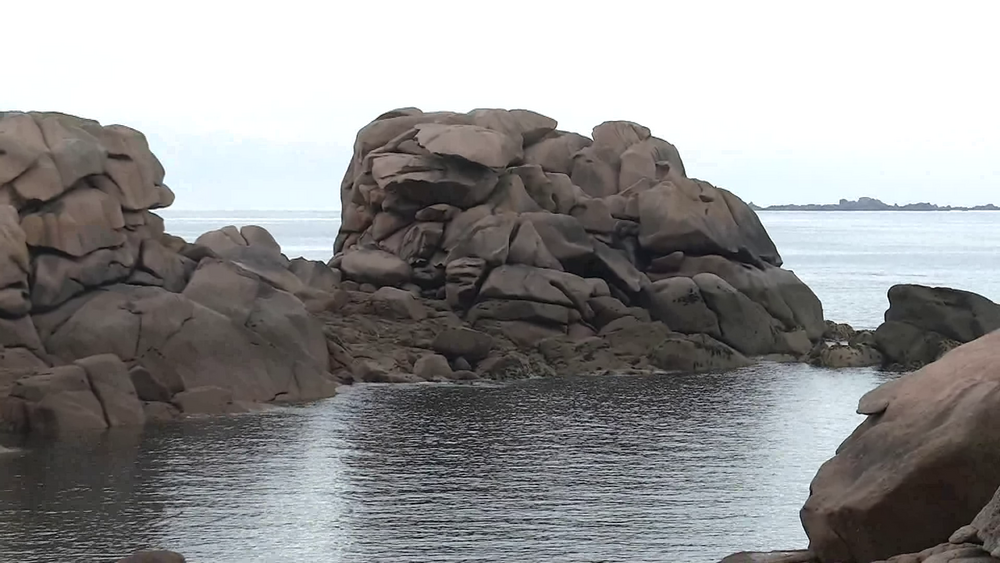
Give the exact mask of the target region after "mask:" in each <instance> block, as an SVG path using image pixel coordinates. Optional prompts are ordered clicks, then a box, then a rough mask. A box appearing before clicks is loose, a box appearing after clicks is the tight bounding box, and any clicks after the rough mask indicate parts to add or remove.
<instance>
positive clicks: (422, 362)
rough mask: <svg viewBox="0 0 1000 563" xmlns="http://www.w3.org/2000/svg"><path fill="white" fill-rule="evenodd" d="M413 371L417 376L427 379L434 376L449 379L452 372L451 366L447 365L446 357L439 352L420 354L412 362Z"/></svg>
mask: <svg viewBox="0 0 1000 563" xmlns="http://www.w3.org/2000/svg"><path fill="white" fill-rule="evenodd" d="M413 373H414V374H415V375H416V376H417V377H422V378H424V379H426V380H428V381H431V380H433V379H434V378H436V377H445V378H448V379H450V378H451V377H452V374H453V372H452V369H451V366H449V365H448V359H447V358H445V357H444V356H442V355H440V354H428V355H426V356H421V357H420V359H418V360H417V361H416V362H414V364H413Z"/></svg>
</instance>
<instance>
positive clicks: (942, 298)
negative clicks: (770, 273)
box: [810, 284, 1000, 371]
mask: <svg viewBox="0 0 1000 563" xmlns="http://www.w3.org/2000/svg"><path fill="white" fill-rule="evenodd" d="M888 296H889V309H888V310H886V312H885V322H884V323H882V324H881V325H880V326H879V327H878V329H877V330H874V331H870V330H858V331H856V330H854V329H853V328H852V327H851V326H850V325H847V324H836V323H832V322H829V321H827V330H826V333H825V334H824V342H823V343H822V344H820V345H818V346H817V347H815V348H814V349H813V350H812V352H811V353H810V360H811V361H812V362H813V363H815V364H817V365H821V366H824V367H833V368H840V367H862V366H881V367H885V368H888V369H892V370H897V371H913V370H916V369H919V368H921V367H923V366H925V365H927V364H930V363H932V362H935V361H937V360H938V359H940V358H941V357H942V356H944V355H945V354H946V353H947V352H948V351H950V350H953V349H954V348H957V347H958V346H960V345H962V344H965V343H968V342H972V341H973V340H975V339H977V338H980V337H982V336H983V335H986V334H989V333H990V332H992V331H994V330H998V329H1000V305H997V304H996V303H994V302H992V301H990V300H989V299H987V298H985V297H983V296H981V295H977V294H975V293H971V292H968V291H962V290H958V289H951V288H946V287H926V286H922V285H911V284H904V285H895V286H893V287H892V288H890V289H889V294H888Z"/></svg>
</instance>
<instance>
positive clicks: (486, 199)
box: [331, 108, 825, 369]
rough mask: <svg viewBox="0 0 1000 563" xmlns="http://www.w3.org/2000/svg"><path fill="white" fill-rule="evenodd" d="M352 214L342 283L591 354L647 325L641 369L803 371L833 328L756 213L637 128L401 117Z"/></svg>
mask: <svg viewBox="0 0 1000 563" xmlns="http://www.w3.org/2000/svg"><path fill="white" fill-rule="evenodd" d="M341 201H342V208H343V223H342V227H341V231H340V234H339V236H338V237H337V241H336V244H335V248H334V250H335V252H336V255H335V257H334V259H333V261H332V262H331V266H334V267H337V268H339V269H340V270H341V271H342V272H343V276H344V277H345V278H346V279H347V280H349V281H352V282H355V283H358V284H366V285H370V286H373V287H381V286H392V287H400V288H406V289H409V290H411V291H413V292H414V293H415V294H419V295H420V296H422V297H424V298H428V299H438V300H444V301H446V302H447V304H448V307H449V308H450V309H451V310H452V311H454V312H455V313H458V314H459V315H461V316H462V317H464V319H465V320H466V321H467V322H469V323H471V324H472V325H473V326H474V327H479V325H480V324H482V323H486V324H499V325H500V327H501V328H502V327H504V326H507V327H509V326H512V324H514V323H520V324H521V325H531V326H532V327H535V328H533V329H532V330H533V331H535V332H536V333H537V332H539V331H542V332H544V333H545V334H547V335H563V336H576V337H578V338H576V339H575V340H576V341H579V340H580V337H586V338H592V337H600V336H602V335H606V334H608V333H612V332H616V331H617V330H618V329H623V328H625V325H627V324H629V323H630V322H632V321H622V320H620V319H622V318H632V319H636V321H637V322H639V323H646V324H649V320H650V319H642V317H643V316H645V315H647V314H648V315H649V316H651V317H652V320H653V321H659V323H660V324H659V325H658V326H659V327H662V328H657V329H654V330H652V331H648V332H649V333H650V334H653V335H655V338H656V339H657V341H656V342H649V346H648V347H647V348H646V349H645V350H643V351H642V352H641V353H640V354H638V355H641V356H648V357H652V358H654V359H656V358H658V359H659V364H660V365H663V366H666V367H670V368H676V369H692V368H693V369H712V368H721V367H732V366H733V365H741V364H742V363H745V359H743V357H744V356H761V355H766V354H787V355H791V356H793V357H795V358H798V357H801V356H803V355H805V354H807V353H808V352H809V350H810V349H811V348H812V345H813V343H815V342H816V341H818V340H819V339H820V338H821V336H822V334H823V332H824V329H825V326H824V322H823V315H822V307H821V305H820V303H819V300H818V299H817V298H816V296H815V295H814V294H813V293H812V291H810V290H809V288H808V287H806V286H805V285H804V284H803V283H802V282H800V281H799V280H798V278H797V277H796V276H795V275H794V274H793V273H791V272H789V271H786V270H783V269H781V268H780V266H781V257H780V256H779V254H778V251H777V249H776V248H775V247H774V244H773V243H772V241H771V239H770V237H769V236H768V235H767V232H766V231H765V230H764V227H763V226H762V225H761V223H760V221H759V220H758V218H757V216H756V214H755V213H754V212H753V211H752V210H751V209H750V208H749V207H748V206H747V205H746V204H745V203H744V202H743V201H741V200H740V199H739V198H738V197H736V196H735V195H733V194H732V193H730V192H728V191H726V190H724V189H720V188H716V187H714V186H712V185H711V184H709V183H707V182H704V181H701V180H695V179H691V178H688V177H687V175H686V173H685V169H684V164H683V162H682V161H681V157H680V154H679V153H678V151H677V149H676V148H675V147H674V146H673V145H671V144H670V143H668V142H666V141H664V140H662V139H659V138H657V137H654V136H652V134H651V132H650V131H649V129H647V128H645V127H643V126H641V125H638V124H635V123H630V122H625V121H610V122H605V123H602V124H600V125H598V126H597V127H595V128H594V130H593V132H592V138H587V137H584V136H582V135H578V134H575V133H568V132H565V131H560V130H558V129H557V124H556V122H555V121H554V120H553V119H550V118H548V117H545V116H543V115H539V114H537V113H534V112H530V111H524V110H512V111H506V110H499V109H480V110H475V111H472V112H469V113H466V114H458V113H451V112H435V113H424V112H422V111H420V110H418V109H414V108H405V109H398V110H393V111H390V112H388V113H385V114H383V115H381V116H379V117H378V118H377V119H376V120H375V121H373V122H372V123H370V124H369V125H367V126H366V127H364V128H363V129H362V130H361V131H360V132H359V133H358V136H357V140H356V141H355V145H354V155H353V158H352V160H351V163H350V167H349V169H348V171H347V173H346V175H345V176H344V180H343V182H342V183H341ZM636 308H638V309H639V310H640V311H643V312H642V313H639V316H638V317H635V316H634V315H635V313H634V311H635V309H636ZM609 327H610V328H609ZM635 332H636V333H639V332H642V329H639V330H636V331H635ZM650 338H652V337H650ZM650 338H646V339H645V340H649V339H650ZM601 340H602V341H605V340H606V339H601ZM604 346H605V347H607V343H606V342H605V343H604ZM612 347H613V346H612ZM655 350H659V352H658V353H654V351H655ZM551 354H557V355H559V356H565V355H564V354H563V353H561V352H559V353H557V352H556V351H555V350H550V355H551ZM696 357H697V359H695V358H696ZM571 358H572V355H571V356H569V357H567V359H571ZM705 358H709V359H711V361H705ZM654 363H657V362H655V361H654Z"/></svg>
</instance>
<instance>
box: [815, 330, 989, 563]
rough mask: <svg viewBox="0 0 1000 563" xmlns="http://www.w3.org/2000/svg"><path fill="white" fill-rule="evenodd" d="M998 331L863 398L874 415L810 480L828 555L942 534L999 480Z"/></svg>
mask: <svg viewBox="0 0 1000 563" xmlns="http://www.w3.org/2000/svg"><path fill="white" fill-rule="evenodd" d="M998 351H1000V332H993V333H990V334H988V335H986V336H983V337H981V338H979V339H977V340H975V341H973V342H971V343H968V344H965V345H963V346H961V347H959V348H957V349H955V350H952V351H951V352H949V353H947V354H946V355H945V356H944V357H943V358H941V359H940V360H938V361H937V362H935V363H933V364H930V365H928V366H926V367H924V368H923V369H921V370H920V371H917V372H915V373H912V374H910V375H906V376H903V377H900V378H899V379H896V380H893V381H891V382H889V383H886V384H884V385H882V386H880V387H878V388H877V389H875V390H873V391H871V392H870V393H868V394H867V395H865V396H864V397H862V399H861V401H860V403H859V406H858V412H859V413H860V414H864V415H868V418H867V419H866V420H865V422H863V423H862V424H861V425H860V426H859V427H858V428H857V430H855V431H854V433H853V434H852V435H851V436H850V437H849V438H848V439H847V440H846V441H844V443H843V444H841V446H840V448H838V450H837V455H836V456H835V457H833V459H831V460H830V461H828V462H826V463H825V464H824V465H823V466H822V468H820V470H819V473H818V474H817V475H816V477H815V479H813V482H812V485H811V487H810V490H811V493H810V496H809V499H808V501H807V502H806V504H805V506H804V507H803V509H802V523H803V526H804V527H805V529H806V532H807V534H808V535H809V540H810V548H811V549H812V550H813V551H814V552H815V553H816V555H817V556H818V557H819V559H820V561H822V562H823V563H833V562H842V561H847V562H857V563H861V562H869V561H874V560H877V559H885V558H889V557H892V556H894V555H897V554H902V553H916V552H919V551H921V550H923V549H925V548H929V547H931V546H934V545H937V544H941V543H944V542H946V541H947V540H948V538H949V535H950V534H952V532H953V531H955V530H956V529H958V528H959V527H961V526H963V525H965V524H967V523H969V522H970V521H972V520H973V517H975V516H976V514H977V512H979V511H980V509H981V508H982V507H983V506H984V505H986V504H987V502H988V501H989V500H990V498H991V497H992V495H993V493H994V491H996V490H997V488H998V487H1000V473H998V472H997V471H996V468H997V467H998V464H1000V392H998V390H1000V354H998Z"/></svg>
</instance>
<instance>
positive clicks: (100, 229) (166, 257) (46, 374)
mask: <svg viewBox="0 0 1000 563" xmlns="http://www.w3.org/2000/svg"><path fill="white" fill-rule="evenodd" d="M163 180H164V170H163V167H162V166H161V165H160V162H159V161H158V160H157V159H156V157H155V156H154V155H153V154H152V152H150V150H149V146H148V144H147V142H146V139H145V137H144V136H143V135H142V134H141V133H139V132H138V131H135V130H133V129H129V128H127V127H122V126H118V125H112V126H107V127H104V126H101V125H100V124H99V123H97V122H95V121H90V120H86V119H80V118H77V117H73V116H69V115H64V114H56V113H19V112H7V113H0V422H2V423H4V426H8V427H13V428H14V429H17V430H22V431H33V432H34V431H38V432H46V433H48V432H62V431H65V430H87V429H100V428H107V427H111V426H125V425H133V424H141V423H143V422H144V421H145V420H146V419H147V418H157V419H159V418H164V417H167V418H169V417H172V416H176V415H178V414H180V413H198V412H227V411H233V410H241V409H245V408H247V405H248V404H251V403H256V402H265V401H274V400H301V399H309V398H316V397H324V396H329V395H331V394H333V393H334V392H335V387H336V381H335V379H334V378H333V377H332V376H331V375H330V373H329V357H328V352H327V345H326V339H325V337H324V335H323V332H322V327H321V326H320V325H319V323H318V321H316V320H315V319H314V318H313V317H312V316H311V315H310V314H309V313H308V312H307V310H306V308H305V305H304V303H303V301H302V299H300V297H301V298H311V299H315V298H318V297H322V295H324V292H323V291H322V290H323V289H333V287H332V284H329V287H324V284H326V283H327V281H329V280H326V279H322V278H315V279H314V277H311V276H312V272H313V271H314V270H316V269H317V268H320V267H321V268H322V269H324V270H326V272H327V273H328V274H329V275H331V276H332V275H333V273H332V271H331V270H329V268H328V267H327V266H326V265H325V264H322V263H316V264H311V263H306V262H305V261H298V262H294V261H288V260H287V259H286V258H285V257H284V256H282V255H281V253H280V249H279V248H278V246H277V244H276V243H275V242H274V240H273V239H272V238H271V237H270V235H269V234H267V232H266V231H263V230H262V229H258V228H253V227H245V228H244V229H243V230H242V231H236V230H235V229H233V230H232V231H229V230H227V231H225V232H224V233H215V234H207V235H206V236H207V240H206V241H203V244H197V245H194V244H188V243H187V242H185V241H183V240H181V239H178V238H176V237H172V236H170V235H167V234H165V233H164V226H163V220H162V219H161V218H160V217H159V216H157V215H156V214H155V213H154V212H153V210H155V209H157V208H161V207H165V206H168V205H170V204H171V203H172V202H173V199H174V196H173V193H172V192H171V191H170V189H169V188H167V186H166V185H164V183H163ZM223 237H228V238H227V239H226V241H225V243H224V242H223V241H222V238H223ZM300 275H301V276H303V277H302V278H300V277H299V276H300ZM310 284H313V286H316V285H319V287H318V288H316V287H310Z"/></svg>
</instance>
